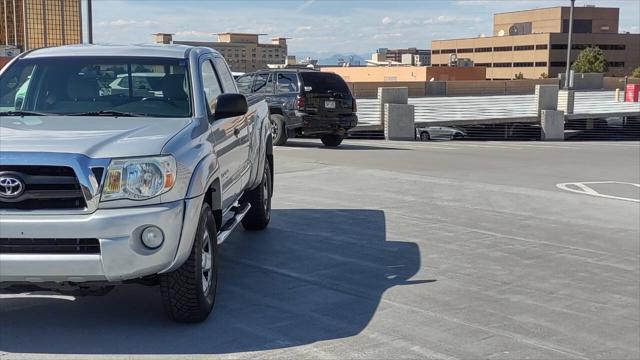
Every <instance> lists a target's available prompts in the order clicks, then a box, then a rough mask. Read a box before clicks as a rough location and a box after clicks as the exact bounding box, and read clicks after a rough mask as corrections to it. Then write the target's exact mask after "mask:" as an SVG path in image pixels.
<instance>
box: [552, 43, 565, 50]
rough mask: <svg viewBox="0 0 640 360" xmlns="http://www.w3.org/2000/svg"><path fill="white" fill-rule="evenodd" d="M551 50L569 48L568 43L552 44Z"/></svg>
mask: <svg viewBox="0 0 640 360" xmlns="http://www.w3.org/2000/svg"><path fill="white" fill-rule="evenodd" d="M551 50H567V44H551Z"/></svg>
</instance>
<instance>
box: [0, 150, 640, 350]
mask: <svg viewBox="0 0 640 360" xmlns="http://www.w3.org/2000/svg"><path fill="white" fill-rule="evenodd" d="M317 143H319V141H314V140H305V141H295V140H294V141H292V143H291V146H288V147H284V148H278V149H277V150H276V189H275V191H276V193H275V197H274V202H273V206H274V212H273V220H272V224H271V225H270V227H269V229H268V230H266V231H264V232H261V233H248V232H244V231H239V232H238V233H237V234H235V235H234V236H232V238H230V239H229V240H228V241H227V242H226V243H225V244H224V245H223V246H222V248H221V250H222V253H221V254H222V257H221V259H222V263H221V273H220V283H219V287H218V297H217V302H216V306H215V309H214V314H213V316H212V317H211V318H210V319H209V320H208V321H206V322H205V323H203V324H199V325H179V324H174V323H172V322H170V321H169V320H167V319H166V318H165V317H164V315H163V313H162V306H161V303H160V298H159V291H158V290H157V289H156V288H147V287H143V286H137V285H127V286H123V287H120V288H117V289H116V290H114V291H113V292H111V293H110V294H109V295H107V296H104V297H86V298H78V299H74V298H72V297H51V296H49V295H31V296H14V295H11V296H9V295H2V296H0V354H3V355H0V357H2V358H22V357H30V358H37V359H46V358H49V357H55V358H57V357H60V356H62V357H72V358H82V359H86V358H90V357H94V356H95V357H99V358H104V357H106V358H111V357H127V358H128V356H129V355H134V356H141V357H144V358H159V357H165V356H166V357H168V358H174V357H177V356H179V355H184V356H186V357H189V358H200V357H203V358H204V357H207V358H208V357H211V356H212V355H218V356H220V357H226V358H273V357H287V358H295V359H299V358H436V359H478V358H491V359H501V358H502V359H524V358H536V359H543V358H545V359H547V358H548V359H551V358H553V359H587V358H603V359H638V358H640V304H639V298H640V264H639V258H640V203H639V202H638V201H640V188H639V187H638V186H636V185H634V184H640V143H638V142H590V143H583V142H570V143H569V142H564V143H546V142H545V143H541V142H524V143H516V142H431V143H400V142H383V141H348V142H346V143H345V144H344V146H343V147H342V148H340V149H326V148H322V147H320V146H319V145H318V144H317ZM587 183H588V184H587ZM562 184H565V185H564V188H563V186H560V185H562ZM567 189H569V190H567Z"/></svg>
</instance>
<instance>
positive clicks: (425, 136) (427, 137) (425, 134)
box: [420, 131, 431, 141]
mask: <svg viewBox="0 0 640 360" xmlns="http://www.w3.org/2000/svg"><path fill="white" fill-rule="evenodd" d="M429 140H431V136H430V135H429V133H428V132H426V131H423V132H421V133H420V141H429Z"/></svg>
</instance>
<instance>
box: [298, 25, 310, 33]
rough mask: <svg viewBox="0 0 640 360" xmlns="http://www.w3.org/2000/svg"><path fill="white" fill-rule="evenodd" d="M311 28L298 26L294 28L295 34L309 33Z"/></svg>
mask: <svg viewBox="0 0 640 360" xmlns="http://www.w3.org/2000/svg"><path fill="white" fill-rule="evenodd" d="M311 29H312V27H311V26H298V27H297V28H296V32H297V33H301V32H305V31H311Z"/></svg>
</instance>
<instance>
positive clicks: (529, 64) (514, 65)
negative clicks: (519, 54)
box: [513, 62, 533, 67]
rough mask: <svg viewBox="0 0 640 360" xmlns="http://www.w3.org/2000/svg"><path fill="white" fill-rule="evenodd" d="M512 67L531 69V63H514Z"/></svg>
mask: <svg viewBox="0 0 640 360" xmlns="http://www.w3.org/2000/svg"><path fill="white" fill-rule="evenodd" d="M513 67H533V63H532V62H516V63H513Z"/></svg>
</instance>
